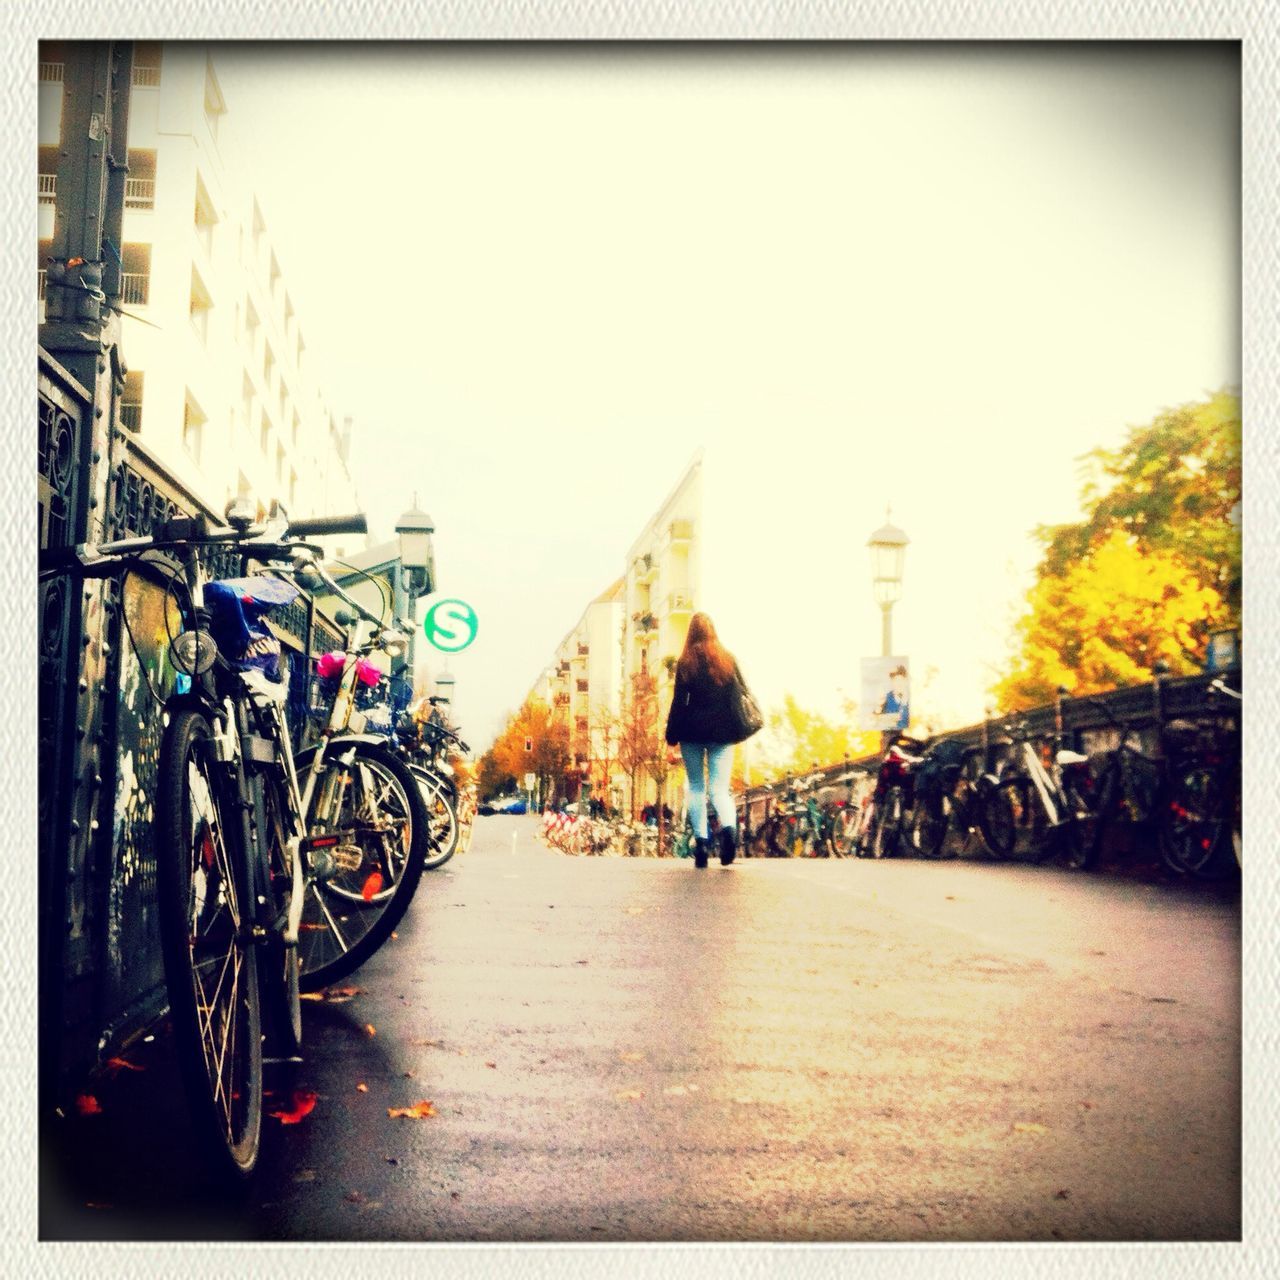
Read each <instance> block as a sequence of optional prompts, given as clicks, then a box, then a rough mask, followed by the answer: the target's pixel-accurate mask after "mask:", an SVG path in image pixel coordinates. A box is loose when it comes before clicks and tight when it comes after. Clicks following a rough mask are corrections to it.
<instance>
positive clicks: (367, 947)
mask: <svg viewBox="0 0 1280 1280" xmlns="http://www.w3.org/2000/svg"><path fill="white" fill-rule="evenodd" d="M330 750H331V751H332V752H333V754H332V756H331V757H330V759H328V760H326V761H325V763H324V765H323V767H322V770H321V776H320V777H319V778H318V779H317V781H316V786H315V789H314V792H313V796H312V801H311V808H310V810H309V812H308V815H307V823H308V835H310V836H316V835H321V834H324V833H325V832H326V831H337V832H340V833H342V834H343V835H345V836H347V837H348V843H347V844H345V845H341V846H339V849H340V850H341V852H342V854H343V856H344V861H345V862H346V863H347V865H346V866H342V865H340V867H339V870H338V871H337V872H336V873H335V874H334V875H333V876H332V877H331V878H329V879H319V878H314V879H309V880H308V884H307V890H306V898H305V900H304V903H303V913H302V924H301V926H300V931H299V937H298V952H299V956H298V958H299V963H300V967H301V976H300V979H299V981H300V985H301V988H302V990H303V991H304V992H306V991H317V990H319V989H320V988H322V987H325V986H328V985H329V984H330V983H333V982H335V981H337V980H338V979H339V978H345V977H346V976H347V975H348V974H350V973H352V972H353V971H354V970H356V969H358V968H359V967H360V966H361V965H362V964H363V963H364V962H365V961H366V960H367V959H368V958H369V957H370V956H371V955H373V953H374V952H375V951H377V950H378V948H379V947H381V946H382V945H383V943H385V942H386V940H387V939H388V938H389V937H390V936H391V932H392V930H393V929H394V928H395V927H396V925H397V924H399V923H400V921H401V919H402V918H403V917H404V913H405V912H406V911H407V910H408V908H409V903H410V902H412V901H413V895H414V893H415V892H416V891H417V888H418V882H419V881H420V880H421V878H422V869H423V864H424V863H425V862H426V858H427V853H428V850H429V849H430V835H429V832H428V819H427V810H426V804H425V802H424V801H423V798H422V793H421V791H420V790H419V788H418V784H417V781H416V780H415V778H414V776H413V774H412V773H410V771H409V768H408V766H407V765H405V764H404V763H403V762H402V761H401V760H400V759H399V758H398V757H396V756H395V755H394V754H393V753H392V752H390V751H388V750H387V749H386V748H384V747H380V746H376V745H374V744H372V743H365V742H356V743H351V744H347V745H345V746H344V745H342V744H340V745H339V746H338V747H337V748H334V747H331V748H330ZM313 752H314V748H312V749H311V751H307V752H303V753H302V754H301V755H300V756H299V765H298V768H299V772H300V773H303V772H305V770H306V769H307V768H308V767H309V763H310V757H311V755H312V754H313ZM348 752H350V765H347V764H344V763H343V757H345V756H347V754H348ZM330 785H332V786H333V788H334V790H335V792H336V793H337V794H339V795H340V797H341V798H340V800H339V802H338V803H339V805H340V807H339V808H338V809H337V810H336V811H335V812H334V813H332V814H331V815H329V818H328V820H326V821H321V820H320V819H319V818H318V817H317V816H316V815H317V812H318V809H319V806H320V804H321V797H323V796H325V795H326V794H331V793H330V792H329V790H328V788H329V786H330ZM375 877H376V879H375ZM388 879H389V880H391V882H392V884H393V886H394V887H393V890H392V891H391V892H390V893H387V892H386V891H385V889H384V887H383V886H384V884H385V882H386V881H387V880H388ZM371 883H372V884H374V885H375V886H376V887H375V888H373V890H372V891H370V884H371Z"/></svg>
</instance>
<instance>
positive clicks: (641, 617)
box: [631, 612, 658, 636]
mask: <svg viewBox="0 0 1280 1280" xmlns="http://www.w3.org/2000/svg"><path fill="white" fill-rule="evenodd" d="M631 621H632V622H634V623H635V624H636V634H637V635H639V636H644V635H645V634H647V633H650V632H653V631H656V630H657V629H658V619H657V618H655V617H654V616H653V614H652V613H648V612H645V613H633V614H632V615H631Z"/></svg>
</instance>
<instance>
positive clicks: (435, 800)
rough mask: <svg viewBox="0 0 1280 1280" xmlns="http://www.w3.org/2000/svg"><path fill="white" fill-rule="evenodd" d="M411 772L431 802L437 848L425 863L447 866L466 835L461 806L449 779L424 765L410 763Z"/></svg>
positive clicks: (429, 813)
mask: <svg viewBox="0 0 1280 1280" xmlns="http://www.w3.org/2000/svg"><path fill="white" fill-rule="evenodd" d="M409 771H410V773H412V774H413V776H414V777H415V778H416V779H417V782H418V786H419V788H420V789H421V790H422V798H423V800H424V802H425V803H426V806H427V818H428V822H429V824H430V830H431V841H432V845H433V848H432V850H431V852H430V853H428V854H427V858H426V861H425V862H423V864H422V869H423V870H424V871H434V870H435V869H436V868H437V867H443V866H444V864H445V863H446V862H448V861H449V859H450V858H452V857H453V855H454V854H455V853H456V852H457V851H458V842H459V840H460V839H461V836H462V828H461V825H460V823H459V822H458V807H457V803H456V801H455V800H454V797H453V795H452V793H451V790H450V788H449V785H448V783H446V782H445V781H444V779H443V778H441V777H440V775H439V774H437V773H433V772H432V771H431V770H430V769H427V768H425V767H424V766H422V765H413V764H411V765H410V766H409Z"/></svg>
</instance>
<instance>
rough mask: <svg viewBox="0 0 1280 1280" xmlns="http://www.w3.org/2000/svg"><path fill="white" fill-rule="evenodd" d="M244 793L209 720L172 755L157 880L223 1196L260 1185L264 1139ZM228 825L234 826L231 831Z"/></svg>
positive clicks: (171, 737)
mask: <svg viewBox="0 0 1280 1280" xmlns="http://www.w3.org/2000/svg"><path fill="white" fill-rule="evenodd" d="M243 812H244V811H243V809H242V808H241V807H240V794H239V788H238V786H237V785H236V783H235V780H234V778H233V777H232V776H230V772H229V770H228V769H227V767H226V765H224V764H221V763H218V762H217V761H215V759H214V750H213V731H212V728H211V726H210V723H209V720H208V719H207V718H206V717H205V716H204V715H203V714H202V713H201V712H199V711H195V710H190V709H181V710H177V711H174V712H172V714H171V716H170V720H169V725H168V727H167V729H166V730H165V734H164V737H163V739H162V741H161V745H160V764H159V775H158V786H157V792H156V836H157V847H158V849H159V850H160V857H159V858H158V859H157V868H156V896H157V905H158V908H159V926H160V945H161V953H162V958H163V961H164V972H165V982H166V986H167V988H168V993H169V1010H170V1016H171V1019H172V1024H173V1043H174V1052H175V1055H176V1058H177V1062H178V1068H179V1072H180V1074H181V1077H182V1080H183V1084H184V1088H185V1091H186V1095H187V1102H188V1106H189V1108H190V1113H191V1124H192V1132H193V1136H194V1138H195V1141H196V1144H197V1146H198V1147H199V1149H200V1151H201V1154H202V1155H203V1157H204V1159H205V1163H206V1165H207V1167H208V1169H209V1171H210V1172H211V1174H212V1175H213V1177H214V1179H215V1181H216V1182H217V1183H218V1184H219V1185H229V1186H232V1187H239V1186H243V1185H245V1184H246V1183H247V1182H248V1180H249V1179H250V1177H251V1176H252V1175H253V1171H254V1168H255V1167H256V1165H257V1162H258V1153H259V1150H260V1147H261V1134H262V1034H261V1028H262V1016H261V1003H260V1001H261V991H260V989H259V985H258V974H257V948H256V946H255V944H254V943H253V941H252V933H251V929H250V927H249V926H250V924H251V919H250V913H251V907H250V903H251V900H252V886H251V881H250V875H249V865H248V859H247V856H246V851H245V847H244V834H245V833H244V828H243V820H242V814H243ZM224 814H231V815H234V816H233V817H232V819H231V820H230V821H229V822H224V821H223V815H224Z"/></svg>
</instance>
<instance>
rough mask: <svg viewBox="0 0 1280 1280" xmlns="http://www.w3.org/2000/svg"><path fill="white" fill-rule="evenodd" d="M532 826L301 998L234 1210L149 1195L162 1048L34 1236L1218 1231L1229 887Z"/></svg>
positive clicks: (476, 852)
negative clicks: (348, 991) (297, 1105)
mask: <svg viewBox="0 0 1280 1280" xmlns="http://www.w3.org/2000/svg"><path fill="white" fill-rule="evenodd" d="M534 830H535V820H534V819H532V818H514V817H494V818H488V819H481V820H480V822H479V825H478V828H477V836H476V843H475V847H474V848H473V849H472V851H471V852H470V853H468V854H467V855H466V856H465V857H462V858H457V859H455V860H454V861H453V862H451V863H450V864H448V865H447V866H446V867H445V868H443V869H442V870H441V871H438V872H435V873H431V874H429V875H428V876H427V877H425V879H424V883H423V887H422V889H421V890H420V900H419V901H417V902H415V904H414V906H413V908H412V909H411V911H410V913H409V916H408V917H407V919H406V921H405V922H404V923H403V924H402V925H401V927H400V929H399V931H398V937H397V938H396V939H395V940H394V941H392V942H391V943H389V944H388V945H387V946H386V947H385V948H384V949H383V951H382V952H381V953H379V954H378V955H377V956H375V957H374V958H373V959H372V960H371V961H370V962H369V963H367V964H366V965H365V966H364V968H363V969H361V970H360V971H359V972H358V973H357V974H355V975H354V976H353V978H352V979H351V980H350V983H351V985H352V986H354V987H356V988H358V990H357V992H356V993H355V994H353V995H350V996H348V997H345V998H344V997H341V996H340V997H339V998H338V999H333V1000H329V1001H325V1002H318V1001H313V1002H308V1003H307V1004H306V1005H305V1009H304V1016H305V1040H306V1044H307V1050H306V1053H307V1060H306V1063H305V1064H304V1066H303V1067H302V1068H301V1069H300V1071H299V1073H298V1076H297V1078H296V1080H289V1079H285V1078H283V1077H279V1076H278V1077H277V1078H275V1079H274V1080H273V1081H272V1082H271V1084H272V1087H273V1088H274V1089H275V1090H276V1093H275V1095H274V1096H273V1098H272V1099H270V1100H269V1101H270V1102H271V1103H272V1105H273V1106H274V1107H281V1106H283V1105H284V1104H285V1102H286V1101H287V1096H288V1095H289V1093H290V1091H291V1089H292V1088H294V1087H301V1088H306V1089H310V1090H313V1091H314V1092H315V1093H316V1095H317V1099H316V1105H315V1108H314V1110H313V1111H312V1112H311V1113H310V1114H309V1115H308V1116H306V1117H305V1119H303V1120H302V1121H301V1122H300V1123H298V1124H296V1125H290V1126H284V1125H281V1124H280V1123H279V1122H277V1121H275V1120H268V1121H267V1122H266V1123H267V1125H268V1126H269V1143H268V1148H267V1151H266V1154H265V1156H264V1168H263V1176H262V1177H261V1179H260V1180H259V1183H258V1185H257V1187H256V1188H255V1193H254V1194H253V1196H251V1197H250V1199H249V1200H248V1202H247V1203H246V1204H244V1205H242V1206H234V1207H231V1208H227V1209H224V1210H220V1211H218V1212H214V1211H212V1210H211V1209H210V1208H209V1206H208V1203H207V1201H206V1200H204V1199H203V1198H201V1197H200V1196H199V1194H198V1193H197V1192H195V1191H192V1190H191V1189H190V1188H188V1187H187V1186H186V1184H185V1183H184V1179H183V1176H182V1174H181V1173H180V1172H179V1173H177V1174H174V1173H173V1172H169V1173H166V1174H164V1175H160V1174H157V1172H156V1171H157V1170H159V1169H162V1168H165V1167H166V1161H167V1160H168V1161H170V1164H169V1165H168V1167H169V1168H170V1169H172V1167H173V1165H172V1157H173V1152H172V1151H171V1150H166V1149H165V1145H166V1143H172V1142H174V1141H179V1140H178V1139H175V1138H173V1136H172V1135H173V1134H175V1133H178V1132H180V1124H179V1113H180V1104H179V1103H178V1102H177V1101H176V1100H174V1099H171V1098H169V1099H167V1093H166V1085H165V1079H166V1076H165V1069H164V1066H163V1063H160V1062H156V1063H151V1064H148V1065H149V1073H141V1072H139V1073H132V1072H125V1071H122V1072H120V1073H119V1076H118V1077H117V1089H118V1091H119V1095H120V1096H118V1097H116V1098H114V1099H111V1098H108V1099H106V1105H107V1110H108V1113H109V1114H108V1115H107V1116H105V1117H94V1118H92V1120H90V1121H85V1122H81V1128H80V1131H79V1138H78V1139H77V1140H78V1141H79V1140H81V1139H83V1140H84V1141H85V1142H86V1143H87V1146H86V1153H87V1154H86V1158H85V1159H84V1160H83V1161H81V1162H79V1163H80V1165H81V1168H80V1171H79V1174H78V1175H77V1177H76V1178H75V1179H73V1180H71V1183H70V1185H61V1184H60V1185H58V1186H57V1187H54V1188H53V1189H52V1190H50V1189H49V1188H48V1187H46V1195H45V1205H46V1212H45V1214H44V1217H43V1219H42V1235H43V1236H44V1237H45V1238H94V1237H98V1238H102V1237H105V1238H183V1237H187V1238H222V1239H254V1240H276V1239H301V1240H352V1241H360V1240H412V1241H418V1240H424V1241H426V1240H433V1241H629V1240H652V1241H677V1240H746V1241H754V1240H778V1241H784V1240H787V1241H814V1240H831V1241H836V1240H847V1241H866V1240H899V1241H934V1240H951V1241H962V1240H1225V1239H1232V1238H1238V1237H1239V1233H1240V1175H1239V1167H1240V1139H1239V1122H1240V1084H1239V1071H1240V1049H1239V1046H1240V1027H1239V1023H1240V1012H1239V1010H1240V996H1239V972H1240V909H1239V903H1238V901H1237V900H1235V899H1234V897H1233V896H1232V895H1230V894H1222V893H1213V892H1207V891H1205V890H1204V889H1197V888H1184V887H1181V886H1165V885H1156V884H1149V883H1140V882H1133V881H1125V880H1120V879H1116V878H1111V877H1089V876H1083V875H1080V874H1078V873H1077V874H1071V873H1065V872H1058V871H1054V870H1051V869H1045V868H1034V867H1018V866H1005V865H991V864H989V863H983V862H981V861H972V862H970V861H963V862H946V863H938V864H931V863H922V862H913V861H896V860H894V861H886V862H877V863H871V862H862V861H834V862H830V861H826V860H815V861H808V860H806V861H802V862H801V861H791V860H748V861H745V862H743V861H740V862H739V863H738V864H737V865H735V866H734V867H732V868H729V869H723V868H721V867H719V866H718V865H715V864H714V863H713V865H712V866H711V867H710V868H708V869H707V871H705V872H696V871H695V870H694V868H693V867H692V866H691V865H690V864H689V863H688V862H686V861H652V860H643V859H611V858H593V859H575V858H568V857H563V856H561V855H559V854H554V853H551V852H548V851H547V850H545V849H544V848H543V847H542V846H541V845H539V844H537V843H536V842H535V841H534ZM513 837H514V846H513ZM166 1099H167V1100H166ZM420 1102H430V1103H431V1104H432V1110H433V1111H434V1114H432V1115H427V1116H424V1117H422V1118H393V1117H390V1116H388V1109H389V1108H401V1107H411V1106H413V1105H414V1104H417V1103H420ZM139 1107H143V1108H145V1116H146V1119H145V1120H144V1121H142V1122H138V1121H136V1120H135V1119H133V1118H131V1110H130V1109H131V1108H133V1109H135V1110H136V1109H137V1108H139ZM95 1123H96V1124H99V1125H100V1129H99V1131H98V1133H99V1136H97V1137H96V1138H95V1137H94V1135H93V1132H92V1126H93V1124H95ZM113 1124H114V1125H115V1126H116V1130H115V1132H114V1133H113V1135H112V1137H111V1138H110V1139H109V1140H108V1139H105V1138H104V1137H102V1135H103V1134H106V1133H107V1132H109V1130H108V1128H107V1126H109V1125H113ZM140 1128H142V1129H145V1130H146V1133H145V1135H144V1138H145V1142H144V1144H143V1150H144V1154H143V1155H142V1156H141V1157H137V1156H135V1157H134V1158H133V1159H132V1162H130V1159H129V1158H128V1157H123V1159H124V1163H123V1164H122V1163H121V1160H122V1156H121V1151H122V1148H123V1147H124V1146H126V1145H130V1144H132V1143H133V1142H134V1139H135V1138H136V1137H137V1136H138V1131H139V1129H140ZM86 1133H87V1134H88V1137H87V1138H85V1134H86ZM89 1148H95V1149H94V1150H89ZM177 1163H178V1165H179V1166H180V1165H181V1155H180V1153H179V1154H178V1156H177ZM46 1181H48V1179H47V1177H46ZM59 1206H61V1207H60V1208H59Z"/></svg>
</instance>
